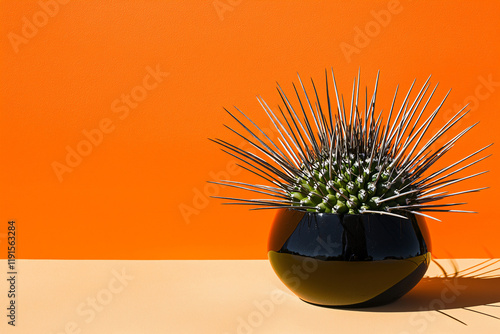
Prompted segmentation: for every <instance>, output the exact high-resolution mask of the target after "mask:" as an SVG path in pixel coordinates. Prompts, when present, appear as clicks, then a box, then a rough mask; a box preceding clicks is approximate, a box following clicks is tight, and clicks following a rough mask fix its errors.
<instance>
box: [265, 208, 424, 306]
mask: <svg viewBox="0 0 500 334" xmlns="http://www.w3.org/2000/svg"><path fill="white" fill-rule="evenodd" d="M407 217H408V219H403V218H399V217H394V216H388V215H379V214H362V215H337V214H329V213H316V212H303V211H297V210H293V209H283V210H280V211H279V212H278V213H277V215H276V218H275V220H274V223H273V226H272V228H271V233H270V237H269V245H268V256H269V260H270V262H271V265H272V267H273V269H274V271H275V272H276V274H277V275H278V277H279V278H280V279H281V281H282V282H283V283H284V284H285V285H286V286H287V287H288V288H289V289H290V290H291V291H292V292H293V293H295V294H296V295H297V296H298V297H299V298H300V299H302V300H304V301H306V302H309V303H312V304H318V305H324V306H335V307H370V306H376V305H382V304H386V303H389V302H392V301H394V300H396V299H398V298H400V297H401V296H403V295H404V294H405V293H407V292H408V291H410V290H411V289H412V288H413V287H414V286H415V285H416V284H417V283H418V282H419V281H420V279H421V278H422V277H423V276H424V274H425V272H426V271H427V268H428V266H429V263H430V260H431V254H430V251H431V249H430V238H429V233H428V230H427V226H426V224H425V220H424V219H423V218H422V217H420V216H415V215H408V216H407Z"/></svg>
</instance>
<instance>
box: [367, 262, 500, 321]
mask: <svg viewBox="0 0 500 334" xmlns="http://www.w3.org/2000/svg"><path fill="white" fill-rule="evenodd" d="M491 261H493V260H488V261H485V262H483V263H481V264H478V265H476V266H473V267H470V268H466V269H464V270H461V271H457V270H456V271H455V272H454V273H452V274H450V273H447V272H446V271H445V270H444V269H443V268H442V267H441V266H440V268H441V269H442V271H443V273H444V276H445V277H424V278H423V279H422V280H421V281H420V283H418V284H417V286H415V287H414V288H413V290H411V291H410V292H409V293H408V294H406V295H405V296H403V297H401V298H400V299H399V300H397V301H395V302H393V303H391V304H388V305H383V306H378V307H372V308H364V309H359V310H366V311H370V312H412V311H439V310H449V309H458V308H461V309H464V308H465V309H467V308H468V307H474V306H489V307H491V310H492V311H493V310H495V309H496V310H498V314H500V305H491V304H495V303H500V276H499V275H498V271H499V270H500V260H494V262H491ZM488 262H489V263H488ZM436 264H437V263H436ZM438 265H439V264H438ZM494 272H497V273H494ZM468 310H469V311H473V312H477V313H482V312H479V311H477V310H471V309H468ZM482 310H484V309H482ZM495 313H497V312H495ZM485 315H488V316H491V317H493V318H497V319H499V320H500V317H496V316H493V315H490V314H485Z"/></svg>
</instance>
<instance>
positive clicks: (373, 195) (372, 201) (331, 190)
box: [290, 154, 415, 214]
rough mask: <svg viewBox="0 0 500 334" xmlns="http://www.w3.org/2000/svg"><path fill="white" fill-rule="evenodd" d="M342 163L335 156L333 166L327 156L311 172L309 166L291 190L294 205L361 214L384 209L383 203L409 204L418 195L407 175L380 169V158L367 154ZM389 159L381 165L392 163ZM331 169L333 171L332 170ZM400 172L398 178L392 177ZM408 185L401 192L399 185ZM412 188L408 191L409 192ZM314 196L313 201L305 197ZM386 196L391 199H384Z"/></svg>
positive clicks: (388, 168) (388, 204)
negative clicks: (371, 158)
mask: <svg viewBox="0 0 500 334" xmlns="http://www.w3.org/2000/svg"><path fill="white" fill-rule="evenodd" d="M341 161H343V162H342V163H337V162H336V160H333V162H332V166H330V161H329V159H327V157H325V158H323V159H320V161H317V163H312V165H313V166H316V167H317V169H315V170H314V172H313V173H312V174H311V173H310V172H309V171H308V170H307V169H306V168H302V169H301V173H300V176H297V178H296V179H295V181H294V184H295V185H296V186H295V190H296V191H292V192H290V199H291V201H292V202H293V204H292V206H307V205H309V206H311V207H310V208H307V209H306V210H307V211H310V212H326V213H345V212H346V208H347V212H349V213H350V214H360V213H363V211H365V210H375V211H382V210H383V209H384V207H397V206H398V205H407V204H409V203H411V202H412V201H413V200H414V199H415V195H414V193H412V192H411V191H413V190H414V188H415V187H413V186H411V185H410V184H409V182H408V181H406V182H405V181H404V180H405V175H404V173H402V174H403V175H400V171H399V170H397V169H394V170H392V171H391V168H390V167H385V168H384V169H383V170H380V169H377V168H376V166H379V165H380V164H379V161H377V160H372V162H371V164H370V158H367V157H365V156H364V154H361V155H358V156H356V157H355V159H354V161H352V160H348V159H342V160H341ZM391 162H392V161H391V160H390V159H387V161H385V162H384V163H382V165H387V166H390V165H391ZM319 166H321V168H318V167H319ZM330 169H331V172H330ZM396 175H399V176H398V178H395V177H392V176H396ZM402 188H403V189H405V190H404V192H403V193H401V195H400V194H399V191H398V189H402ZM408 192H410V193H409V194H406V193H408ZM307 198H311V200H310V201H303V200H304V199H307ZM384 199H389V200H385V201H384Z"/></svg>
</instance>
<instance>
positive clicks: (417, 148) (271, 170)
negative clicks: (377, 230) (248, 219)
mask: <svg viewBox="0 0 500 334" xmlns="http://www.w3.org/2000/svg"><path fill="white" fill-rule="evenodd" d="M325 77H326V105H325V104H324V105H322V104H321V103H320V100H319V97H318V93H317V90H316V86H315V85H314V82H313V81H312V79H311V82H312V87H313V93H314V95H312V96H313V98H310V96H309V95H308V93H307V91H306V89H305V87H304V85H303V83H302V80H301V79H300V76H299V82H300V86H301V88H302V91H303V93H304V97H305V99H304V97H302V98H301V96H300V94H299V91H298V90H297V88H296V86H295V85H294V89H295V94H296V96H297V98H298V105H295V106H292V104H291V103H290V100H289V99H288V97H287V96H286V95H285V93H284V91H283V90H282V89H281V87H280V86H279V85H278V92H279V94H280V97H281V99H282V102H283V104H284V106H285V108H284V110H283V109H282V108H281V107H279V111H280V112H279V114H277V113H276V112H274V111H272V110H271V108H269V106H268V105H267V104H266V102H265V101H264V100H263V99H262V98H260V97H258V98H257V99H258V101H259V103H260V104H261V106H262V108H263V109H264V111H265V112H266V114H267V116H268V117H269V119H270V120H271V122H272V124H273V126H274V127H275V130H276V132H277V134H279V136H278V139H277V142H275V141H273V140H271V139H270V138H269V136H268V135H267V134H266V133H265V132H264V131H263V130H262V129H261V128H260V127H259V126H257V125H256V124H255V123H254V122H253V121H252V120H251V119H250V118H249V117H248V116H247V115H246V114H244V113H243V112H242V111H240V110H239V109H237V108H236V110H237V111H238V112H239V113H240V114H241V115H242V116H243V118H244V119H246V120H248V122H249V123H250V124H251V125H248V126H247V125H245V124H244V122H243V121H242V119H243V118H241V119H240V118H238V117H236V116H235V115H234V114H233V113H231V112H230V111H228V110H227V109H225V110H226V111H227V112H228V113H229V115H231V116H232V117H233V118H234V119H235V120H236V121H237V123H239V124H240V125H241V126H242V128H243V129H244V133H245V134H244V133H242V132H238V131H236V130H234V129H232V128H231V127H229V126H226V127H227V128H229V129H230V130H231V131H233V132H234V133H236V134H237V135H238V136H240V137H242V138H243V139H245V140H246V141H247V142H248V143H249V144H250V145H251V146H252V147H253V149H254V150H256V151H257V153H253V152H251V151H249V150H243V149H241V148H239V147H237V146H235V145H232V144H230V143H228V142H226V141H224V140H221V139H211V140H212V141H214V142H215V143H217V144H219V145H221V146H222V147H223V151H224V152H226V153H228V154H230V155H232V156H233V157H235V158H237V159H238V160H239V161H242V162H243V164H242V165H240V166H241V167H243V168H244V169H246V170H248V171H250V172H252V173H254V174H256V175H258V176H260V177H261V178H263V179H264V180H266V181H267V182H268V183H269V184H268V185H260V184H249V183H244V182H237V181H231V180H221V181H220V182H212V183H216V184H219V185H224V186H228V187H235V188H240V189H245V190H247V191H250V192H254V193H259V194H263V195H266V197H267V198H264V199H242V198H232V197H222V196H214V197H216V198H221V199H226V200H230V201H231V202H229V203H226V204H244V205H253V206H255V208H253V210H255V209H277V208H287V207H288V208H294V209H296V210H304V211H312V212H319V213H336V214H363V213H379V214H386V215H392V216H398V217H403V218H406V216H407V215H408V214H416V215H421V216H425V217H428V218H432V219H436V218H434V217H432V216H430V215H429V214H428V213H429V212H433V211H435V212H439V211H446V212H472V211H465V210H455V209H449V208H448V207H452V206H456V205H462V204H465V203H442V201H441V200H443V199H448V198H450V197H453V196H457V195H461V194H465V193H472V192H477V191H480V190H483V189H486V188H484V187H483V188H475V189H469V190H464V191H460V192H455V193H449V192H447V191H445V190H444V191H443V189H445V188H446V187H447V186H450V185H453V184H455V183H458V182H461V181H464V180H466V179H469V178H472V177H476V176H479V175H481V174H483V173H486V172H487V171H484V172H480V173H475V174H472V175H468V176H465V177H458V178H457V177H456V173H459V172H460V171H462V170H464V169H466V168H468V167H470V166H473V165H474V164H476V163H477V162H479V161H481V160H483V159H485V158H487V157H488V156H485V157H482V158H479V159H477V160H475V161H473V162H470V163H469V162H468V160H469V159H471V158H472V157H474V156H476V155H477V154H479V153H480V152H482V151H483V150H485V149H486V148H488V147H489V146H491V145H492V144H490V145H487V146H485V147H483V148H481V149H479V150H477V151H475V152H474V153H472V154H469V155H467V156H466V157H464V158H463V159H460V160H459V161H456V162H454V163H452V164H450V165H448V166H447V167H445V168H443V169H440V170H437V171H434V172H432V173H430V174H429V175H426V172H427V171H428V170H429V168H430V167H431V166H432V165H433V164H434V163H435V162H436V161H437V160H438V159H440V158H441V157H442V156H443V155H445V154H446V153H447V152H448V151H449V150H450V149H451V148H452V147H453V146H454V144H455V143H456V142H457V141H458V140H459V139H460V138H462V137H463V136H464V135H465V134H466V133H468V132H469V131H470V130H471V129H472V128H473V127H474V126H475V125H476V124H477V123H476V124H474V125H471V126H469V127H467V128H466V129H465V130H463V131H461V132H460V133H458V134H457V135H455V136H453V137H452V138H451V139H450V140H448V141H447V142H446V143H445V144H444V145H442V146H440V147H438V148H435V149H434V150H433V147H434V146H436V145H437V144H438V141H439V140H440V139H441V138H442V136H443V135H444V134H448V133H449V130H450V129H454V126H455V127H456V125H457V123H458V122H459V121H460V120H461V119H462V118H463V117H464V116H465V115H466V114H467V113H468V112H469V110H466V107H464V108H462V109H461V110H459V111H458V112H457V113H456V114H455V115H454V116H453V117H451V118H450V119H449V120H448V121H447V122H446V123H445V124H444V125H442V126H441V128H440V129H439V130H438V131H437V132H436V133H435V134H434V135H432V136H429V135H428V133H427V132H428V129H429V127H430V125H431V124H432V123H433V121H434V120H435V118H436V115H437V114H438V112H439V111H440V110H441V107H442V105H443V104H444V102H445V100H446V98H447V96H448V94H449V91H448V93H447V94H446V96H445V97H444V98H443V100H442V101H441V102H440V103H439V105H438V106H437V108H435V110H434V111H433V112H431V113H430V115H429V116H427V118H426V119H425V120H424V118H425V117H424V116H423V115H424V111H425V110H426V108H427V106H428V104H429V101H430V100H431V98H432V96H433V95H434V92H435V91H436V88H437V85H436V86H435V88H434V89H433V90H432V92H431V93H430V95H429V97H426V95H427V91H428V89H429V87H430V83H429V80H430V77H429V78H428V79H427V81H426V82H425V83H424V84H423V86H422V88H421V89H420V91H419V92H418V93H417V95H416V97H415V98H414V99H413V101H412V102H410V100H411V99H410V98H409V97H410V93H411V91H412V89H413V86H414V84H415V81H413V84H412V85H411V87H410V89H409V91H408V93H407V94H406V95H405V97H404V100H403V102H402V104H401V106H400V107H399V110H398V108H395V101H396V97H397V94H398V89H396V93H395V95H394V99H393V101H392V104H391V107H390V110H389V115H388V119H387V121H386V122H384V121H383V120H382V117H381V113H380V112H379V113H376V111H375V102H376V96H377V87H378V81H379V73H378V74H377V79H376V84H375V89H374V92H373V95H372V97H371V100H370V103H368V94H367V93H366V95H365V105H364V110H360V108H361V107H360V106H359V104H358V101H359V96H360V92H359V77H360V74H359V72H358V76H357V78H355V79H354V84H353V89H352V94H351V102H350V107H349V108H346V106H345V103H344V98H343V97H342V96H340V97H339V93H338V91H337V84H336V82H335V76H334V75H333V71H332V74H331V78H332V81H333V85H334V92H335V98H336V106H335V105H333V103H332V101H331V100H330V93H329V88H328V82H329V76H328V74H327V73H326V72H325ZM313 104H314V107H313ZM325 107H326V108H325ZM307 109H308V111H306V110H307ZM334 109H337V110H336V112H334ZM324 110H325V111H324ZM252 128H254V129H252ZM426 134H427V137H430V138H428V139H426V141H424V140H423V138H424V136H425V135H426ZM463 164H465V165H464V166H462V165H463ZM434 201H437V202H436V204H433V203H432V202H434ZM436 220H438V219H436Z"/></svg>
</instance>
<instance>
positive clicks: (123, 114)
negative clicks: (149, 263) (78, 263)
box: [0, 0, 500, 259]
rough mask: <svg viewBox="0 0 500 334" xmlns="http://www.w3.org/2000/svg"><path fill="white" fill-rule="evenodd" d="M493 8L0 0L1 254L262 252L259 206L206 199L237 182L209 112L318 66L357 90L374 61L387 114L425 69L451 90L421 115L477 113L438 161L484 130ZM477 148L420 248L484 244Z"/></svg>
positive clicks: (456, 253) (494, 125) (493, 61)
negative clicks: (456, 207)
mask: <svg viewBox="0 0 500 334" xmlns="http://www.w3.org/2000/svg"><path fill="white" fill-rule="evenodd" d="M499 13H500V2H498V1H482V2H481V3H480V4H476V2H473V1H468V2H465V1H463V2H456V1H440V2H435V1H407V0H401V1H370V2H364V1H363V2H346V1H247V0H215V1H212V0H209V1H182V2H181V1H124V0H122V1H104V2H98V1H64V2H63V1H61V2H56V1H51V0H41V1H40V2H39V1H14V0H10V1H1V2H0V22H1V23H0V29H1V31H0V36H2V37H1V39H0V50H1V51H0V52H1V59H0V73H1V74H0V77H1V79H2V80H1V81H0V138H1V139H0V154H1V155H0V156H1V159H2V163H1V164H0V189H1V195H0V249H1V250H2V251H1V252H0V257H2V258H5V256H6V251H5V249H6V245H5V243H6V232H7V221H8V220H11V219H15V220H16V222H17V232H18V235H17V241H18V253H17V256H18V257H19V258H30V259H250V258H252V259H260V258H266V257H267V254H266V244H267V234H268V231H269V228H270V224H271V222H272V219H273V216H274V212H272V211H248V208H247V207H239V206H222V205H221V204H220V201H219V200H216V199H211V198H208V195H210V194H219V195H226V196H230V195H234V194H235V192H233V191H232V190H231V189H229V188H227V189H220V187H217V186H211V187H210V186H208V185H207V183H205V181H206V180H210V179H211V178H212V177H213V175H215V176H216V178H221V177H222V178H224V177H227V176H228V175H229V176H230V177H231V179H233V180H236V179H239V180H244V181H252V180H255V179H254V178H253V177H250V176H249V175H248V174H247V173H245V172H242V171H241V170H240V169H237V168H236V169H235V168H234V165H233V163H234V159H233V158H231V157H230V156H227V155H225V154H224V153H223V152H221V151H220V150H219V149H218V147H216V145H215V144H213V143H211V142H209V141H208V140H207V138H208V137H211V138H213V137H220V138H224V139H228V140H232V141H234V142H236V143H239V142H240V141H239V140H238V139H237V138H236V137H235V136H232V135H231V134H230V132H229V131H228V130H227V129H225V128H224V127H223V126H222V123H225V124H228V125H231V126H235V125H236V124H235V122H234V121H232V120H231V119H230V117H229V116H228V115H226V114H225V113H224V112H223V109H222V107H228V108H232V106H233V105H236V106H238V107H239V108H240V109H241V110H243V111H245V112H246V113H247V114H249V115H251V116H252V118H253V119H255V120H256V121H257V122H258V123H259V124H269V121H267V120H266V116H265V114H264V112H263V111H262V110H261V108H260V106H259V104H258V102H257V101H256V99H255V96H256V95H257V94H260V95H262V97H263V98H264V99H265V100H266V101H267V102H268V104H269V105H270V106H272V107H273V109H277V108H276V105H277V104H278V103H280V101H279V96H278V94H277V92H276V89H275V81H278V82H279V83H280V84H281V85H282V87H283V88H284V89H285V91H286V92H289V93H290V94H291V93H292V89H293V88H292V86H291V82H295V83H297V79H296V72H299V73H300V74H301V75H302V78H303V79H307V80H308V78H309V77H313V78H314V79H315V80H316V84H317V85H318V87H319V88H320V89H324V69H325V68H330V67H333V68H334V70H335V73H336V78H337V82H338V83H339V86H340V90H341V91H342V92H344V94H346V95H347V96H350V89H351V85H352V80H353V78H354V77H355V75H356V73H357V70H358V68H361V71H362V74H361V76H362V85H368V87H369V88H368V89H369V91H371V89H372V87H373V84H374V80H375V76H376V73H377V70H379V69H380V70H381V77H380V86H379V94H380V95H379V100H378V101H380V102H379V103H378V107H379V108H382V109H385V110H387V109H389V107H390V104H389V103H390V101H391V98H392V95H393V94H394V91H395V89H396V85H397V84H400V85H401V92H403V91H404V92H406V90H407V89H408V88H409V86H410V84H411V82H412V81H413V79H415V78H416V79H417V86H419V87H420V85H422V84H423V82H424V81H425V79H426V78H427V77H428V76H429V75H430V74H432V75H433V78H432V79H431V81H432V82H433V83H437V82H440V87H439V88H438V91H437V93H436V96H435V98H434V99H433V100H434V103H438V102H439V100H440V99H441V98H442V97H444V95H445V94H446V92H447V90H448V89H449V88H452V89H453V90H452V93H451V95H450V96H449V98H448V100H447V102H446V104H445V106H444V108H443V113H442V114H441V116H439V115H438V119H437V121H436V122H437V125H439V124H441V125H442V124H443V122H444V121H446V120H447V117H449V116H450V114H451V112H452V111H453V109H454V108H456V107H457V106H463V105H464V104H466V103H471V109H472V112H471V115H470V116H468V117H467V119H465V120H464V122H463V124H460V126H459V129H460V130H461V129H464V128H465V127H466V126H467V125H468V124H471V123H473V122H475V121H480V122H481V123H480V124H479V126H478V127H477V128H476V129H475V130H473V131H472V132H471V133H470V134H469V135H468V136H467V137H465V138H464V141H463V142H462V143H460V144H458V145H457V147H456V148H454V150H453V151H455V152H453V153H451V152H450V154H449V155H447V156H446V158H445V159H444V160H446V161H445V165H446V163H447V164H449V163H451V162H453V161H455V160H457V159H458V158H460V157H463V156H465V155H466V154H468V153H471V152H473V151H474V150H475V149H478V148H480V147H482V146H485V145H486V144H488V143H491V142H496V141H497V139H498V136H499V135H498V131H497V130H498V122H499V114H500V113H499V111H500V62H499V60H500V21H499V20H498V15H499ZM387 14H389V15H387ZM367 31H368V35H366V34H367ZM360 32H361V33H360ZM361 34H364V35H366V37H365V38H363V37H360V36H361ZM151 72H156V77H154V76H152V75H151V74H150V73H151ZM131 94H132V96H135V97H136V101H134V100H129V101H127V98H130V95H131ZM127 96H128V97H127ZM132 99H133V98H132ZM437 125H436V126H437ZM95 129H99V130H95ZM85 133H87V135H88V134H89V133H90V134H93V135H94V143H95V144H92V146H90V147H89V146H88V145H87V146H86V144H85V140H86V139H87V137H86V134H85ZM77 149H79V150H81V151H83V152H85V154H86V156H83V157H81V159H76V158H75V157H73V158H72V159H73V160H70V162H69V163H71V166H69V165H68V162H67V161H66V158H67V155H68V152H69V151H68V150H70V151H71V150H77ZM488 153H492V154H493V157H491V158H489V159H487V160H486V161H485V162H484V163H483V164H482V165H480V166H477V167H473V168H472V169H471V171H470V172H471V173H472V172H479V171H482V170H484V169H489V170H491V172H490V173H489V174H486V175H485V176H482V177H479V178H477V179H474V180H472V181H467V183H466V184H464V185H463V186H462V187H461V188H460V189H469V188H474V187H480V186H490V187H491V188H490V189H488V190H486V191H484V192H482V193H479V194H470V195H467V196H464V197H465V198H462V200H465V201H467V202H469V204H468V205H467V208H465V207H464V209H470V210H477V211H479V212H480V213H479V214H475V215H467V214H445V215H440V216H439V217H440V218H442V220H443V222H441V223H439V222H435V221H428V223H429V226H430V230H431V233H432V237H433V247H434V254H435V256H437V257H500V243H499V242H498V237H499V234H500V224H499V221H498V213H496V211H497V210H498V202H497V200H498V198H499V188H498V175H500V174H499V170H498V165H499V163H498V162H499V159H500V155H499V154H498V152H497V147H496V146H495V145H494V146H493V147H492V148H490V149H488ZM63 164H64V165H66V167H67V168H68V169H62V170H61V169H60V170H59V177H58V174H57V173H56V172H55V170H54V166H57V168H62V167H61V166H62V165H63ZM182 212H184V214H183V213H182Z"/></svg>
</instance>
